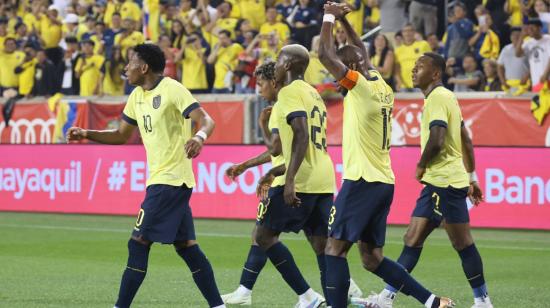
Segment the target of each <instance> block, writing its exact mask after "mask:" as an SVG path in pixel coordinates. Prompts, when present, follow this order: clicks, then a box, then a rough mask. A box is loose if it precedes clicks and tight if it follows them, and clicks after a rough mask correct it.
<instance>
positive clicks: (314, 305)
mask: <svg viewBox="0 0 550 308" xmlns="http://www.w3.org/2000/svg"><path fill="white" fill-rule="evenodd" d="M325 302H326V300H325V298H324V297H323V296H322V295H321V294H319V293H317V292H315V296H314V297H313V298H312V299H311V300H310V301H308V302H303V301H300V300H299V301H298V303H296V305H295V306H294V308H319V307H321V306H322V305H323V304H324V303H325Z"/></svg>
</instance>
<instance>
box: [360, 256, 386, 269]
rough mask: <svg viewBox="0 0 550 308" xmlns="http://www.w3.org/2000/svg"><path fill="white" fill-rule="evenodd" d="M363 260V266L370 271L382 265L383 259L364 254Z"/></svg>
mask: <svg viewBox="0 0 550 308" xmlns="http://www.w3.org/2000/svg"><path fill="white" fill-rule="evenodd" d="M361 261H362V263H363V268H364V269H366V270H367V271H369V272H374V271H376V269H377V268H378V266H379V265H380V262H381V260H378V259H377V258H375V257H374V256H372V255H369V256H363V257H362V258H361Z"/></svg>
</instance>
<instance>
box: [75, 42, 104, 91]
mask: <svg viewBox="0 0 550 308" xmlns="http://www.w3.org/2000/svg"><path fill="white" fill-rule="evenodd" d="M82 53H83V54H82V57H81V58H80V59H78V61H77V62H76V68H75V74H76V77H77V78H80V96H92V95H101V94H103V93H102V92H103V73H102V72H101V71H102V67H103V62H105V58H104V57H103V56H100V55H94V42H93V41H90V40H87V41H83V42H82Z"/></svg>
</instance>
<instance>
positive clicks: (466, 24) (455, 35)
mask: <svg viewBox="0 0 550 308" xmlns="http://www.w3.org/2000/svg"><path fill="white" fill-rule="evenodd" d="M452 17H453V20H454V22H453V23H452V24H450V25H449V27H448V28H447V41H446V42H445V51H444V53H445V54H444V55H445V58H447V59H448V64H451V65H453V66H462V59H463V58H464V56H465V55H466V54H467V53H468V52H469V51H470V46H469V44H468V40H469V39H470V38H471V37H472V36H473V35H474V24H473V23H472V21H471V20H469V19H468V18H466V6H465V5H464V3H462V2H456V3H455V5H454V7H453V16H452Z"/></svg>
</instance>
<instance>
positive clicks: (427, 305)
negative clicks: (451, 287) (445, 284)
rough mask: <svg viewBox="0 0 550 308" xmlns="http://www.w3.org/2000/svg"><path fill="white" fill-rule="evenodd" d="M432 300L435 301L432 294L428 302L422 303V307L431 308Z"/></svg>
mask: <svg viewBox="0 0 550 308" xmlns="http://www.w3.org/2000/svg"><path fill="white" fill-rule="evenodd" d="M434 300H435V295H434V294H432V295H430V297H429V298H428V300H427V301H426V302H425V303H424V306H426V308H432V304H433V303H434Z"/></svg>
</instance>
